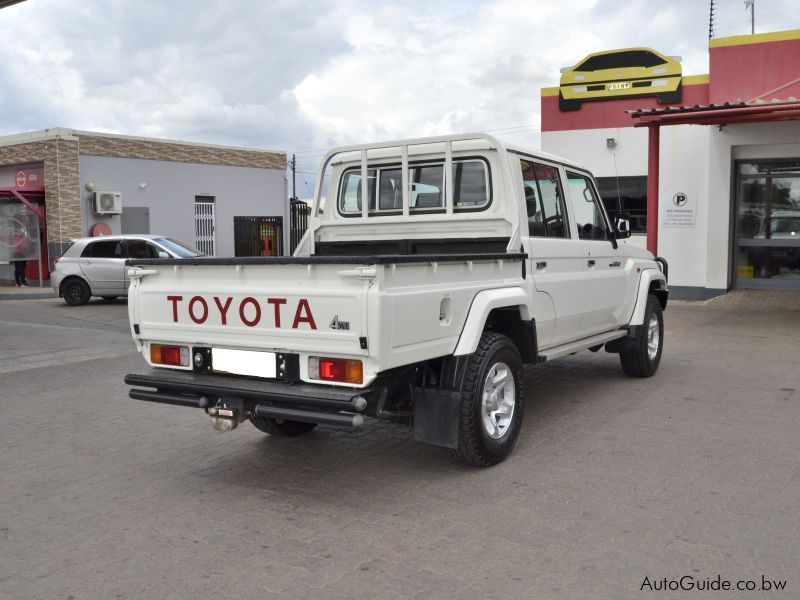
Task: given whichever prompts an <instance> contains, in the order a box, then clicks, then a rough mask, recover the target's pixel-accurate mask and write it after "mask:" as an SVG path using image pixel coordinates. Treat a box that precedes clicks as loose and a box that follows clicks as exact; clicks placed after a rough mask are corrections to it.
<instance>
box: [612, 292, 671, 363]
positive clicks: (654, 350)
mask: <svg viewBox="0 0 800 600" xmlns="http://www.w3.org/2000/svg"><path fill="white" fill-rule="evenodd" d="M663 349H664V316H663V314H662V312H661V303H660V302H659V301H658V298H656V297H655V296H654V295H652V294H651V295H649V296H648V297H647V307H646V308H645V311H644V325H642V326H641V327H640V328H639V331H638V333H637V334H636V338H635V339H634V342H633V350H631V351H629V352H620V353H619V362H620V364H622V370H623V371H625V373H627V374H628V375H630V376H631V377H650V376H652V375H653V374H655V372H656V370H658V364H659V363H660V362H661V352H662V350H663Z"/></svg>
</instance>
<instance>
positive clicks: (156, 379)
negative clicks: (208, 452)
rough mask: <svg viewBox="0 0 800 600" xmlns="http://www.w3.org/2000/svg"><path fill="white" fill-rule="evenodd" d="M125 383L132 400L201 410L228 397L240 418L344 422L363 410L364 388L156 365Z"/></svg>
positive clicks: (355, 420)
mask: <svg viewBox="0 0 800 600" xmlns="http://www.w3.org/2000/svg"><path fill="white" fill-rule="evenodd" d="M125 383H127V384H128V385H131V386H135V387H133V389H131V390H130V391H129V392H128V394H129V396H130V397H131V398H133V399H134V400H144V401H146V402H157V403H160V404H171V405H173V406H185V407H189V408H202V409H209V408H212V407H214V406H217V405H218V404H220V403H225V404H230V403H231V402H232V401H233V402H235V403H236V404H237V405H239V406H241V409H242V416H244V417H246V416H248V415H250V416H260V417H269V418H279V419H288V420H294V421H304V422H308V423H320V424H327V425H349V426H357V425H361V424H362V423H363V417H362V416H361V415H360V414H359V413H361V412H363V411H364V410H366V408H367V400H366V399H365V397H364V394H368V393H369V391H370V390H364V389H354V388H341V387H334V386H327V385H313V384H307V383H301V384H287V383H282V382H275V381H260V380H256V379H247V378H243V377H224V376H215V375H203V374H196V373H192V372H183V371H167V370H162V369H152V370H151V371H150V372H148V373H146V374H129V375H126V376H125ZM142 388H149V389H142Z"/></svg>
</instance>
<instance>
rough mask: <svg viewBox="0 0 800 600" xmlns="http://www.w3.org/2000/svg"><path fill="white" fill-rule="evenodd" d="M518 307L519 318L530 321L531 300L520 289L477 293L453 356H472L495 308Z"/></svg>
mask: <svg viewBox="0 0 800 600" xmlns="http://www.w3.org/2000/svg"><path fill="white" fill-rule="evenodd" d="M512 306H513V307H519V310H520V317H521V318H522V319H523V320H526V321H529V320H530V319H531V298H530V296H529V295H528V294H527V293H526V292H525V290H523V289H522V288H520V287H511V288H500V289H494V290H484V291H482V292H478V294H476V295H475V298H473V300H472V305H471V306H470V309H469V314H468V315H467V320H466V321H465V323H464V328H463V329H462V330H461V336H460V337H459V339H458V344H457V345H456V349H455V350H454V351H453V355H454V356H461V355H464V354H472V353H473V352H475V350H477V348H478V342H479V341H480V339H481V335H483V330H484V327H485V325H486V319H487V318H488V317H489V313H491V312H492V311H493V310H494V309H496V308H508V307H512Z"/></svg>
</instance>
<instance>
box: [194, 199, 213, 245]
mask: <svg viewBox="0 0 800 600" xmlns="http://www.w3.org/2000/svg"><path fill="white" fill-rule="evenodd" d="M216 239H217V237H216V229H215V227H214V199H213V198H209V197H207V196H197V197H196V198H195V202H194V245H195V247H196V248H197V249H198V250H199V251H200V252H202V253H203V254H205V255H207V256H214V255H215V254H216V245H217V244H216Z"/></svg>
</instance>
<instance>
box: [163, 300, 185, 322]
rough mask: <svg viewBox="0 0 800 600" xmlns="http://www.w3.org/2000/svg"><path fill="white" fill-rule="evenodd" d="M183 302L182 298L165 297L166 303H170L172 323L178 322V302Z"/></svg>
mask: <svg viewBox="0 0 800 600" xmlns="http://www.w3.org/2000/svg"><path fill="white" fill-rule="evenodd" d="M181 300H183V296H167V302H172V322H173V323H177V322H178V302H180V301H181Z"/></svg>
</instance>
